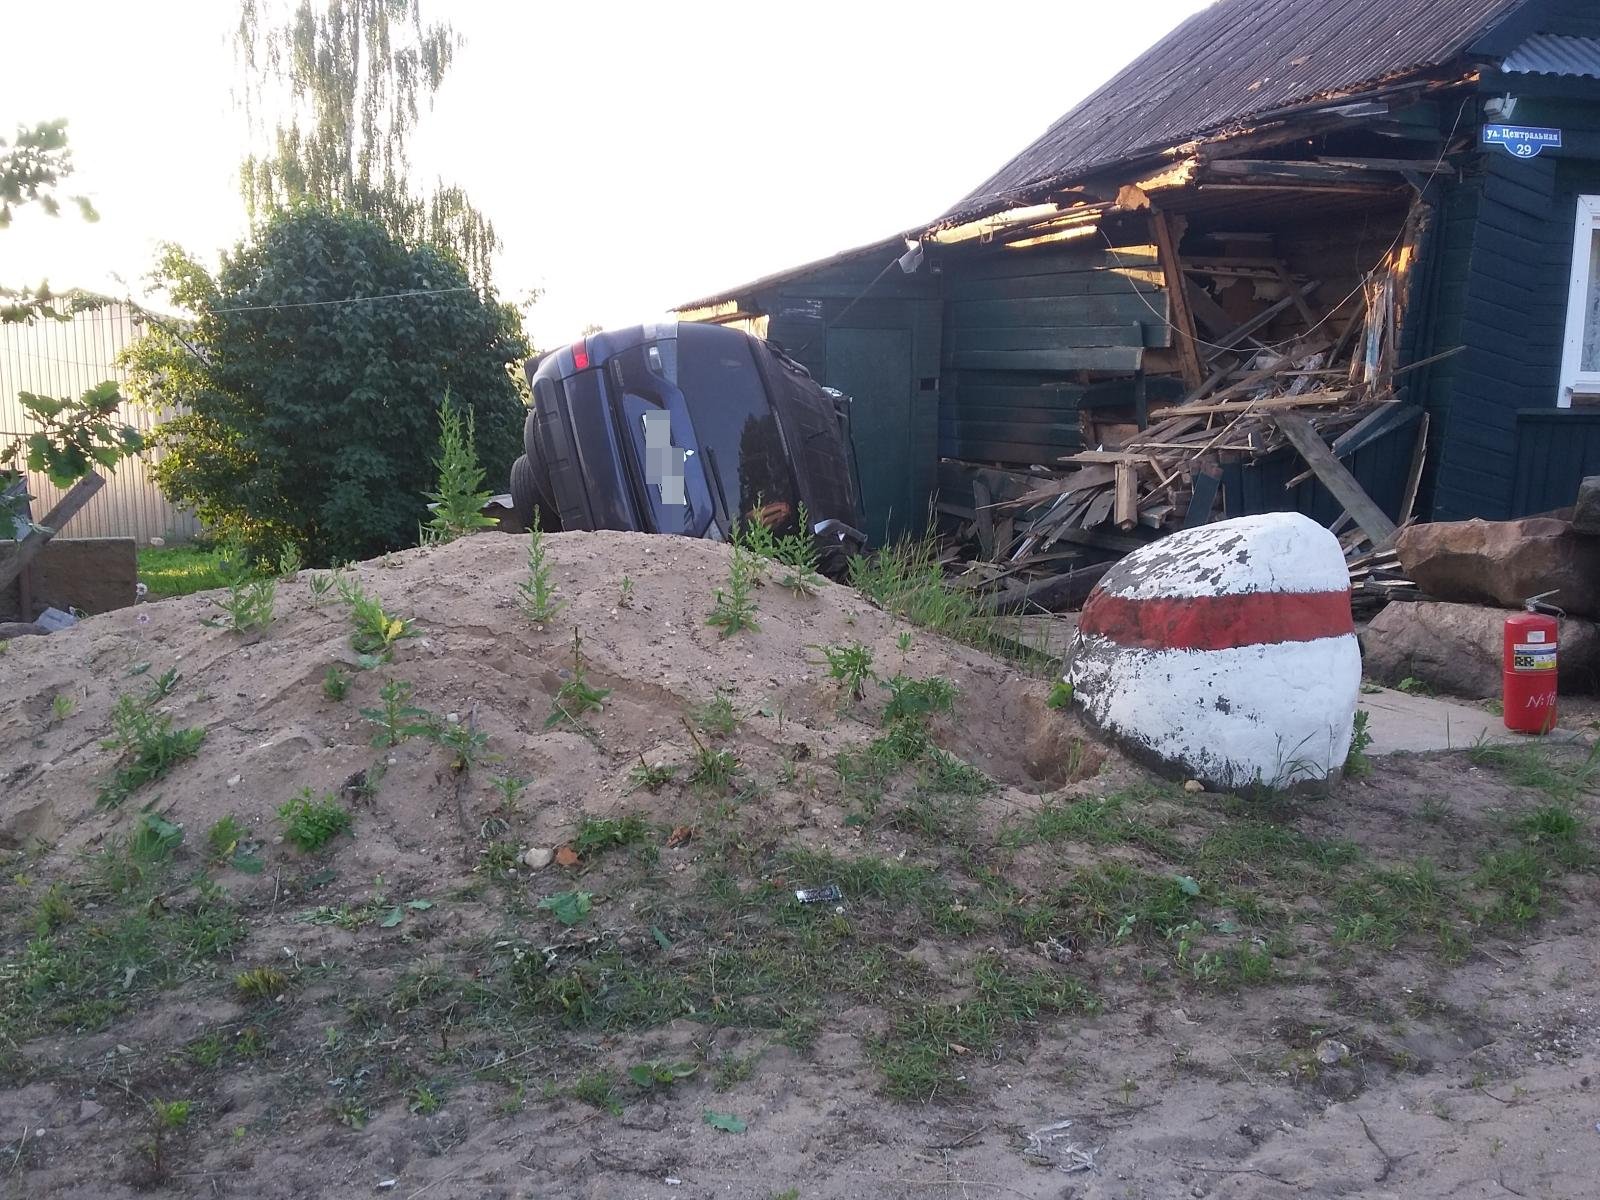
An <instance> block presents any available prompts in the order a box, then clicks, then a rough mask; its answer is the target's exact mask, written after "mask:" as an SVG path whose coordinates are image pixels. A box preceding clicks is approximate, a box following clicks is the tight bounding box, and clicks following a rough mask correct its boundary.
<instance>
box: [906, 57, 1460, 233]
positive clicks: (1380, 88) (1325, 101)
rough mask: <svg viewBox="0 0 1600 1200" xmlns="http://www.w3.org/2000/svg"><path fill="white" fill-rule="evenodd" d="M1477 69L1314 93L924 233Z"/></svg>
mask: <svg viewBox="0 0 1600 1200" xmlns="http://www.w3.org/2000/svg"><path fill="white" fill-rule="evenodd" d="M1476 73H1477V68H1476V67H1468V66H1466V65H1465V64H1464V65H1463V67H1462V69H1461V70H1459V71H1452V72H1449V73H1447V74H1443V75H1442V74H1441V72H1439V71H1438V69H1436V68H1435V69H1431V70H1428V71H1423V72H1415V71H1413V72H1407V73H1405V74H1402V75H1398V76H1391V77H1389V78H1387V79H1378V80H1370V81H1368V82H1366V83H1363V84H1362V85H1361V86H1359V87H1356V88H1351V89H1347V90H1344V91H1340V92H1336V93H1332V94H1327V95H1321V96H1315V97H1311V98H1308V99H1306V100H1304V101H1299V102H1296V103H1295V104H1292V105H1288V106H1285V107H1282V108H1278V109H1274V110H1271V111H1268V112H1263V113H1260V114H1258V115H1257V116H1255V117H1253V118H1252V119H1251V120H1250V121H1249V122H1248V123H1242V122H1241V123H1235V124H1232V125H1228V126H1223V127H1221V128H1218V129H1213V130H1204V131H1201V132H1198V133H1196V134H1195V135H1194V136H1192V137H1190V138H1187V139H1185V140H1184V141H1182V142H1180V143H1177V144H1169V145H1157V146H1149V147H1145V148H1143V149H1141V150H1136V151H1133V152H1132V153H1129V154H1125V155H1122V156H1121V157H1119V158H1115V159H1108V160H1107V161H1106V162H1104V163H1095V164H1091V165H1089V166H1086V167H1083V168H1075V169H1074V170H1072V171H1070V172H1066V173H1063V174H1061V175H1056V176H1051V177H1049V178H1046V179H1041V180H1039V181H1038V182H1037V183H1034V184H1030V185H1028V186H1027V187H1026V188H1024V189H1021V190H1019V191H1016V192H1012V193H1009V194H1007V195H1006V196H1003V197H995V198H994V199H993V202H991V203H985V204H982V205H977V206H973V207H971V208H968V209H964V210H960V211H957V212H955V213H952V214H950V215H949V216H947V217H945V218H944V219H942V220H940V221H938V222H935V223H934V224H933V225H931V226H929V228H928V230H927V231H926V233H925V234H924V235H923V236H928V235H929V234H932V233H934V232H936V231H940V230H945V229H950V228H954V227H958V226H963V225H968V224H971V223H973V222H976V221H981V220H984V219H985V218H988V217H992V216H993V215H994V214H995V213H996V212H1003V211H1009V210H1012V209H1018V208H1024V207H1028V206H1031V205H1036V204H1039V203H1042V202H1044V201H1045V200H1047V199H1048V198H1049V197H1050V196H1051V195H1053V194H1055V193H1058V192H1061V191H1064V190H1066V189H1069V188H1084V187H1094V186H1095V185H1099V186H1101V187H1103V188H1114V187H1116V186H1117V185H1119V184H1123V183H1130V182H1131V183H1137V182H1138V181H1137V180H1132V179H1129V178H1128V176H1129V175H1130V174H1132V173H1144V172H1149V171H1152V170H1156V169H1159V168H1161V167H1163V166H1166V167H1177V166H1181V165H1182V164H1183V163H1184V162H1185V161H1187V160H1189V159H1193V158H1195V157H1197V156H1198V157H1201V158H1204V157H1207V156H1208V155H1210V154H1215V152H1216V151H1218V150H1220V149H1225V148H1227V147H1228V146H1229V144H1230V143H1233V142H1237V141H1238V140H1240V139H1242V138H1245V137H1250V136H1254V135H1259V134H1268V133H1273V132H1282V133H1283V135H1284V137H1283V139H1282V140H1284V141H1289V140H1293V139H1294V138H1296V137H1298V136H1300V134H1301V132H1302V131H1301V130H1299V129H1297V128H1296V127H1295V124H1294V123H1295V122H1297V121H1303V120H1306V119H1308V118H1316V117H1340V116H1344V117H1346V119H1349V120H1352V121H1354V120H1359V119H1360V118H1361V117H1362V116H1368V115H1371V116H1375V115H1378V114H1376V113H1360V112H1357V113H1350V114H1344V113H1341V110H1344V109H1351V108H1357V107H1359V106H1362V105H1366V104H1374V103H1378V102H1382V101H1387V100H1388V99H1390V98H1392V97H1394V96H1395V95H1397V94H1400V93H1404V92H1406V91H1410V90H1413V89H1416V90H1420V91H1427V90H1430V89H1436V88H1448V87H1453V86H1458V85H1460V84H1464V83H1470V82H1472V80H1473V79H1474V78H1476Z"/></svg>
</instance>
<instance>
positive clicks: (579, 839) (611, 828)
mask: <svg viewBox="0 0 1600 1200" xmlns="http://www.w3.org/2000/svg"><path fill="white" fill-rule="evenodd" d="M649 836H650V826H649V825H648V824H646V823H645V819H644V818H643V817H641V816H640V815H639V814H638V813H628V814H627V815H626V816H622V817H585V818H584V819H583V823H582V824H581V825H579V826H578V832H577V833H576V834H574V835H573V838H572V848H573V849H574V850H575V851H577V853H578V854H579V855H580V856H582V857H585V858H587V857H589V856H590V855H593V854H599V853H601V852H602V851H605V850H611V849H614V848H615V847H617V846H633V845H637V844H639V843H641V842H644V841H645V840H646V839H648V838H649Z"/></svg>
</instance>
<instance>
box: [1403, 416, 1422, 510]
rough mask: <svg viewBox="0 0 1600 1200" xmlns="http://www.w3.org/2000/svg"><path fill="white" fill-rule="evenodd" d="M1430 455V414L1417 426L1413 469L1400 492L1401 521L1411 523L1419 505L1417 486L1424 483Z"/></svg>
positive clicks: (1412, 454)
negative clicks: (1423, 469) (1424, 469)
mask: <svg viewBox="0 0 1600 1200" xmlns="http://www.w3.org/2000/svg"><path fill="white" fill-rule="evenodd" d="M1427 457H1428V414H1427V413H1423V414H1422V421H1421V423H1420V424H1419V425H1418V426H1417V445H1416V448H1415V449H1414V450H1412V452H1411V470H1410V471H1408V472H1407V473H1406V486H1405V490H1404V491H1402V492H1401V493H1400V523H1401V524H1402V525H1409V524H1410V523H1411V518H1412V514H1413V510H1414V509H1415V508H1416V507H1417V488H1418V487H1420V486H1421V484H1422V465H1423V463H1424V462H1425V461H1426V459H1427Z"/></svg>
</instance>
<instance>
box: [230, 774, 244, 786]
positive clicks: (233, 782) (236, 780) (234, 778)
mask: <svg viewBox="0 0 1600 1200" xmlns="http://www.w3.org/2000/svg"><path fill="white" fill-rule="evenodd" d="M242 782H244V776H243V775H229V776H228V786H229V787H238V786H239V784H240V783H242Z"/></svg>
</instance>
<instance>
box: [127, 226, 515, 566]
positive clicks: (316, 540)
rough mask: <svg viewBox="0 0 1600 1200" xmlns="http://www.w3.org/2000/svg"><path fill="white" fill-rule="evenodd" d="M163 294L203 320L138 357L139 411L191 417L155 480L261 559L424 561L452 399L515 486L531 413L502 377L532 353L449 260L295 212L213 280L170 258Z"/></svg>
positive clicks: (153, 339)
mask: <svg viewBox="0 0 1600 1200" xmlns="http://www.w3.org/2000/svg"><path fill="white" fill-rule="evenodd" d="M157 277H158V279H159V280H160V281H161V282H163V283H164V284H165V285H166V286H167V288H168V290H169V292H170V294H171V296H172V298H173V301H174V302H175V303H176V304H178V305H179V306H181V307H183V308H185V309H187V310H188V311H190V312H194V313H197V314H199V315H198V317H197V319H196V320H195V322H194V324H193V326H192V327H190V329H189V330H188V331H187V332H186V334H185V335H184V336H182V337H181V338H180V337H179V336H178V335H177V333H176V332H175V331H170V330H166V329H160V328H158V329H156V330H154V331H153V332H151V333H149V334H147V335H146V336H145V337H144V338H141V339H140V340H139V341H138V342H136V343H135V344H134V345H133V346H131V347H130V348H129V351H128V365H129V371H130V376H129V387H130V390H131V391H132V392H133V394H134V395H135V396H136V397H137V398H138V399H140V400H142V401H145V402H146V403H150V404H153V405H156V406H157V407H166V408H173V409H180V410H182V411H179V412H178V413H177V415H175V416H173V417H172V418H171V419H169V420H167V421H165V422H164V423H163V424H162V425H160V426H159V427H158V428H157V430H156V432H155V435H154V441H155V443H156V444H157V445H159V446H161V447H162V448H164V450H165V455H164V457H163V458H162V459H161V461H160V462H159V463H158V464H157V466H156V471H155V474H156V479H157V481H158V482H159V483H160V485H161V488H162V490H163V491H164V492H165V493H166V494H167V495H168V496H169V497H170V498H171V499H173V500H174V501H177V502H179V503H184V504H189V505H192V506H193V507H194V508H195V511H196V512H197V514H198V515H199V517H200V519H201V520H202V521H204V522H206V523H207V524H208V525H211V526H212V527H214V528H216V529H218V530H219V531H220V532H222V533H224V534H226V535H229V536H233V537H237V538H239V539H240V540H241V541H243V542H244V543H245V544H246V545H247V546H249V547H251V548H252V549H254V550H255V551H256V552H257V553H262V554H266V555H269V556H273V557H275V556H276V555H277V553H278V552H279V549H280V547H281V545H282V544H283V543H293V544H294V545H295V546H297V547H298V548H299V549H300V550H301V552H302V553H303V555H304V558H305V560H306V561H307V563H309V564H310V565H313V566H321V565H327V564H328V563H331V562H336V561H341V560H346V559H360V558H368V557H371V556H373V555H375V554H378V553H381V552H383V551H386V550H391V549H396V548H399V547H402V546H407V545H411V544H414V543H415V541H416V539H417V530H418V527H419V525H420V524H421V523H422V522H423V521H425V520H426V519H427V517H428V512H427V509H426V507H425V502H424V493H425V492H426V491H427V489H428V488H429V487H430V486H431V485H433V484H434V483H435V481H436V478H437V476H436V475H435V473H434V471H433V467H432V464H431V463H430V461H429V460H430V456H431V454H432V451H433V449H434V447H435V446H436V445H437V444H438V439H439V409H440V402H441V400H442V399H443V397H444V396H445V395H446V394H447V393H449V394H450V395H452V396H453V397H455V402H456V403H457V404H461V405H463V406H464V407H465V408H466V409H468V410H470V411H471V413H472V420H473V423H474V426H475V428H476V430H477V434H478V448H479V453H480V454H481V458H482V463H483V466H484V468H485V470H486V471H487V473H488V476H489V478H491V479H504V478H505V477H506V476H507V475H508V473H509V471H510V466H511V461H512V459H513V458H514V457H515V456H516V454H517V452H518V450H519V449H520V443H521V440H522V421H523V417H524V415H525V410H524V409H523V407H522V404H521V402H520V401H519V400H518V398H517V391H516V388H515V386H514V385H513V383H512V379H511V375H510V373H509V371H508V370H507V367H508V364H511V363H513V362H516V361H517V360H519V359H521V358H522V357H524V356H525V355H526V354H527V352H528V347H527V343H526V341H525V340H524V339H523V337H522V335H521V333H520V331H519V326H518V323H517V320H516V314H515V312H514V310H512V309H511V308H510V307H509V306H506V305H499V304H494V303H489V302H486V301H485V300H484V299H483V297H482V296H481V295H480V293H479V292H478V290H477V289H476V288H475V287H473V286H472V285H471V283H470V282H469V280H468V278H467V275H466V272H465V271H464V270H463V269H462V267H461V265H460V263H458V262H457V261H456V260H455V258H454V257H453V256H452V255H450V254H448V253H447V252H442V251H440V250H438V249H436V248H434V247H431V246H420V247H408V246H406V245H405V244H403V243H402V242H401V241H399V240H398V239H396V238H395V237H393V236H392V235H391V234H390V233H388V232H387V231H386V230H385V229H384V228H383V227H382V226H380V225H379V224H378V223H377V222H376V221H373V220H370V219H367V218H365V217H361V216H357V215H356V214H354V213H349V212H337V213H331V212H325V211H320V210H318V209H315V208H310V207H299V208H296V209H294V210H292V211H289V212H283V213H279V214H277V215H275V216H274V217H272V218H271V219H270V220H269V221H268V222H267V223H266V224H265V225H264V226H262V227H261V228H260V229H259V230H258V231H257V232H256V234H255V235H254V236H253V238H252V240H250V241H248V242H245V243H242V244H240V245H239V246H238V247H237V248H236V249H235V250H234V251H233V252H232V253H231V254H228V255H225V256H224V258H223V262H222V267H221V269H220V270H219V271H218V272H217V274H216V275H215V276H214V277H213V276H212V275H211V274H209V273H208V272H207V271H206V270H205V269H204V268H203V267H201V266H200V264H199V263H197V262H196V261H195V260H194V259H193V258H191V257H189V256H187V255H186V254H184V253H183V252H182V251H181V250H178V249H177V248H175V247H168V248H167V250H166V252H165V255H164V256H163V258H162V261H161V264H160V267H159V268H158V271H157Z"/></svg>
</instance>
